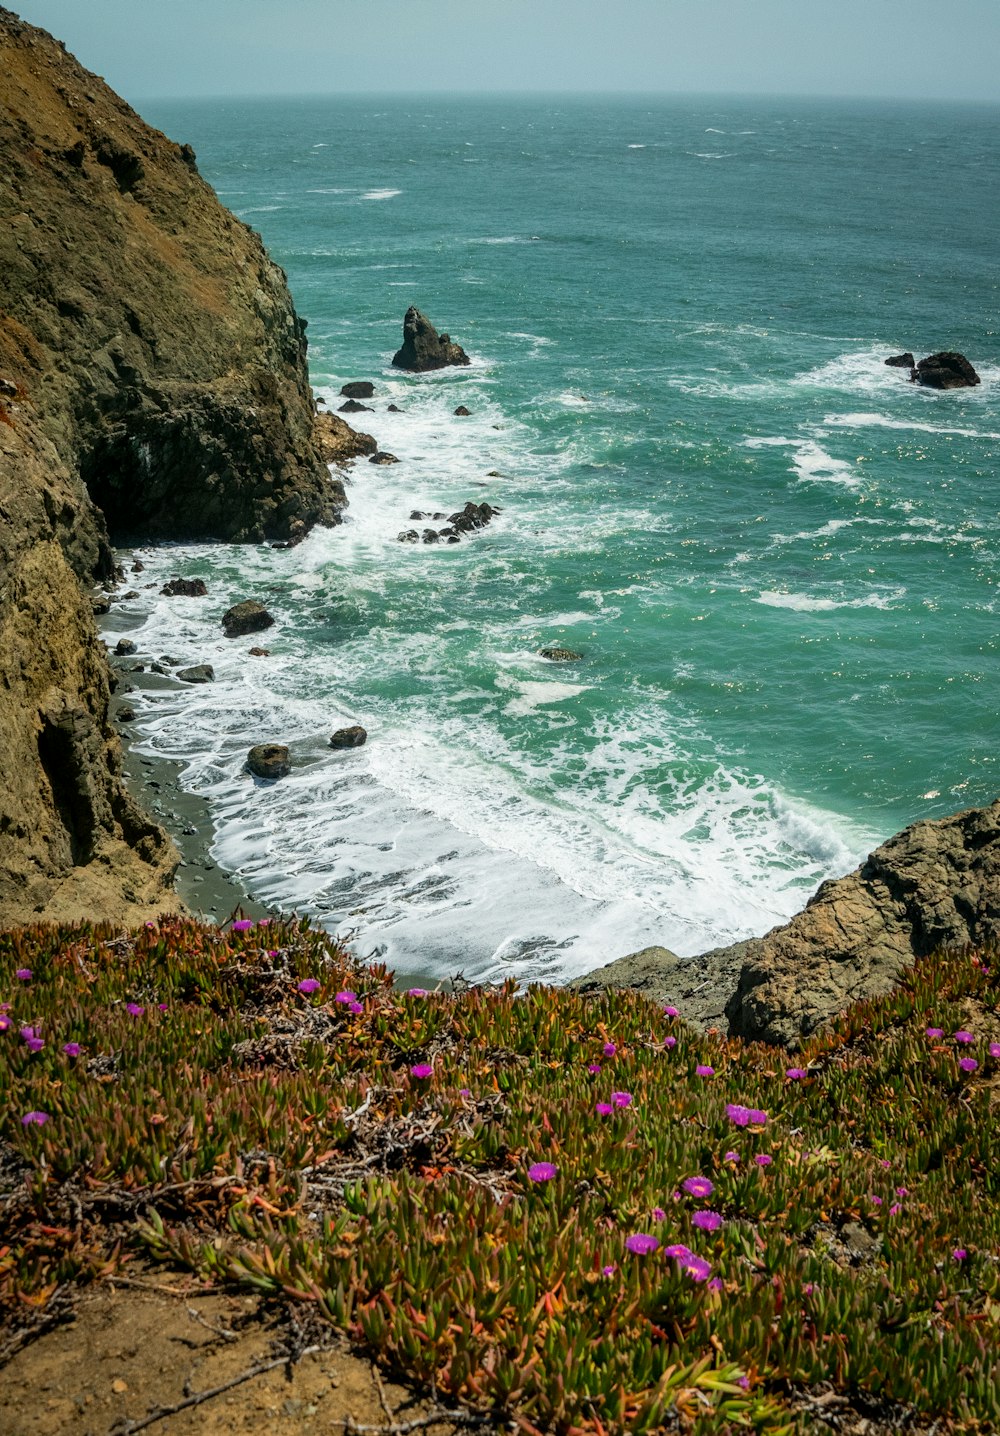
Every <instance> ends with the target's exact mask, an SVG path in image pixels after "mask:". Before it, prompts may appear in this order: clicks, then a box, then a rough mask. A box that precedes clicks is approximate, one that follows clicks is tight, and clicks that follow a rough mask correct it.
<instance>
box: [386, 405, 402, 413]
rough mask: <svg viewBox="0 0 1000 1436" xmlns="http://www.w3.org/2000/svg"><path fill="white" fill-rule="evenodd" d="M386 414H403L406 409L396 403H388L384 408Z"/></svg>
mask: <svg viewBox="0 0 1000 1436" xmlns="http://www.w3.org/2000/svg"><path fill="white" fill-rule="evenodd" d="M386 413H387V414H405V413H406V410H405V409H401V408H400V407H399V405H398V404H390V405H389V407H388V408H387V409H386Z"/></svg>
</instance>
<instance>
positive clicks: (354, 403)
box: [337, 399, 375, 414]
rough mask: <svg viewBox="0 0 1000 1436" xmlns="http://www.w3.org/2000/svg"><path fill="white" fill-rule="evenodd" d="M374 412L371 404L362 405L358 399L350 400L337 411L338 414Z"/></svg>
mask: <svg viewBox="0 0 1000 1436" xmlns="http://www.w3.org/2000/svg"><path fill="white" fill-rule="evenodd" d="M374 412H375V410H374V409H373V408H372V406H371V405H370V404H361V403H359V401H358V400H357V399H348V400H347V401H346V403H343V404H341V406H340V408H339V409H338V410H337V413H338V414H374Z"/></svg>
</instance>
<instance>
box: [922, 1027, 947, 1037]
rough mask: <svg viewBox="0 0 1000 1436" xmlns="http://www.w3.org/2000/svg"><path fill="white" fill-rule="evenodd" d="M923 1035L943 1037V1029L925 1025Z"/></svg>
mask: <svg viewBox="0 0 1000 1436" xmlns="http://www.w3.org/2000/svg"><path fill="white" fill-rule="evenodd" d="M924 1036H925V1037H943V1036H944V1029H943V1028H941V1027H926V1028H924Z"/></svg>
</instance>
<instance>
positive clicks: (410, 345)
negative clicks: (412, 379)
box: [392, 304, 472, 374]
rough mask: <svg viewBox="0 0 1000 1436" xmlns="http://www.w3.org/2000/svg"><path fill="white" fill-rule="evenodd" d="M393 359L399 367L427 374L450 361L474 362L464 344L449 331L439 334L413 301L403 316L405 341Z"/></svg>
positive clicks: (413, 372) (396, 366)
mask: <svg viewBox="0 0 1000 1436" xmlns="http://www.w3.org/2000/svg"><path fill="white" fill-rule="evenodd" d="M392 362H393V365H394V367H395V368H397V369H407V370H409V372H410V373H411V374H425V373H427V372H428V371H429V370H431V369H446V368H447V367H448V366H449V365H450V364H471V363H472V360H471V359H470V358H469V356H468V354H466V352H465V350H464V349H463V348H462V346H461V344H455V343H453V341H452V339H451V336H450V335H449V334H439V333H438V332H437V330H436V329H435V328H434V325H433V324H432V323H431V321H430V320H429V319H428V318H427V316H426V315H425V314H421V312H420V310H419V309H415V308H414V307H413V305H412V304H411V305H410V307H409V309H408V310H407V311H406V314H405V316H404V318H403V343H402V345H401V346H400V348H399V349H397V350H396V352H395V354H394V355H393V356H392Z"/></svg>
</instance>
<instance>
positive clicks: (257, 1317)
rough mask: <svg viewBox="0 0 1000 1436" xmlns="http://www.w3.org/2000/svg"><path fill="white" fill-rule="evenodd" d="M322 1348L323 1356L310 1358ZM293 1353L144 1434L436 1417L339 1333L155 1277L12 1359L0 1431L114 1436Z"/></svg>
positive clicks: (83, 1305)
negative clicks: (297, 1326)
mask: <svg viewBox="0 0 1000 1436" xmlns="http://www.w3.org/2000/svg"><path fill="white" fill-rule="evenodd" d="M319 1342H323V1343H328V1345H327V1346H326V1349H324V1350H321V1351H311V1350H310V1347H312V1346H313V1345H315V1344H318V1343H319ZM296 1345H299V1346H301V1347H304V1349H305V1352H306V1354H304V1355H302V1356H301V1358H300V1359H299V1360H297V1361H294V1362H291V1363H286V1362H284V1361H282V1362H281V1364H280V1365H278V1366H275V1367H272V1369H271V1370H268V1371H264V1372H261V1373H260V1374H259V1375H257V1376H254V1377H252V1378H250V1379H249V1380H246V1381H242V1382H240V1383H239V1384H238V1385H235V1386H233V1387H232V1388H231V1389H230V1390H227V1391H223V1392H220V1394H219V1395H217V1396H214V1397H212V1398H211V1399H209V1400H206V1401H203V1402H201V1403H199V1404H198V1405H195V1406H191V1407H189V1408H188V1409H186V1410H184V1411H180V1412H178V1413H177V1414H176V1415H170V1416H164V1417H163V1418H162V1419H160V1420H156V1421H154V1422H153V1423H152V1424H150V1425H149V1426H147V1427H145V1428H144V1429H146V1430H148V1431H150V1432H153V1433H157V1436H231V1433H239V1432H249V1431H253V1432H261V1431H266V1432H267V1433H268V1436H298V1433H304V1432H310V1433H315V1432H317V1431H323V1432H331V1433H332V1432H337V1431H343V1430H345V1429H347V1430H349V1429H350V1424H349V1423H351V1422H353V1423H355V1425H356V1426H368V1427H378V1428H388V1427H390V1426H391V1425H393V1424H404V1423H407V1422H410V1421H414V1420H417V1419H420V1418H425V1419H426V1418H428V1417H429V1416H431V1415H432V1413H433V1412H434V1410H435V1407H434V1405H433V1403H432V1402H431V1401H430V1400H428V1399H426V1398H424V1399H421V1398H418V1397H415V1396H414V1394H413V1393H412V1392H411V1391H409V1390H407V1389H406V1388H404V1387H401V1386H397V1385H395V1384H394V1383H392V1382H390V1381H388V1380H383V1379H382V1378H380V1377H379V1375H378V1373H377V1371H376V1370H375V1368H374V1367H373V1366H372V1363H371V1362H370V1361H367V1360H366V1359H365V1358H363V1357H361V1356H358V1355H356V1354H355V1353H354V1352H353V1351H352V1350H351V1349H350V1347H349V1346H348V1344H347V1343H346V1341H345V1340H344V1338H342V1337H340V1336H338V1334H337V1333H336V1332H335V1331H334V1330H333V1328H332V1327H331V1328H329V1329H326V1328H324V1329H321V1330H320V1331H319V1332H317V1331H316V1329H315V1327H312V1328H310V1330H309V1332H308V1334H307V1335H305V1334H302V1335H296V1333H295V1331H294V1328H292V1327H291V1326H289V1325H288V1323H287V1322H286V1321H283V1320H282V1318H281V1316H280V1315H279V1314H278V1313H275V1312H272V1311H269V1310H267V1309H266V1308H265V1307H264V1306H263V1304H262V1303H261V1302H260V1300H259V1299H258V1298H257V1297H253V1296H249V1297H248V1296H242V1295H230V1294H227V1293H220V1292H218V1291H214V1290H206V1289H205V1288H203V1287H202V1286H200V1285H199V1284H197V1283H195V1282H194V1281H192V1280H191V1279H190V1278H187V1277H184V1276H178V1275H174V1274H168V1275H163V1274H160V1273H156V1274H153V1275H151V1276H150V1277H149V1279H148V1283H144V1284H143V1285H136V1284H132V1282H131V1281H130V1283H129V1284H128V1285H125V1284H119V1283H118V1282H114V1281H111V1282H108V1283H106V1284H105V1285H103V1286H101V1287H99V1288H96V1289H93V1290H91V1291H90V1292H88V1293H86V1294H85V1295H84V1296H83V1297H82V1299H81V1301H80V1303H79V1305H78V1307H77V1308H76V1311H75V1318H74V1319H73V1320H72V1321H71V1322H70V1323H69V1324H68V1325H65V1326H61V1327H59V1328H57V1329H56V1330H54V1331H50V1332H48V1333H46V1334H45V1335H43V1336H40V1337H39V1338H38V1339H37V1340H36V1341H34V1342H32V1343H31V1344H30V1345H29V1346H27V1347H25V1348H23V1349H22V1350H21V1351H19V1352H18V1353H17V1354H16V1355H14V1356H13V1357H12V1358H11V1360H10V1362H9V1363H8V1364H7V1366H6V1367H5V1368H4V1371H3V1379H2V1382H0V1430H2V1431H3V1432H4V1433H5V1436H55V1433H65V1432H73V1433H75V1436H116V1433H124V1432H127V1431H128V1430H129V1429H130V1426H131V1423H139V1422H142V1421H143V1420H144V1419H145V1418H147V1417H148V1416H149V1415H150V1414H151V1413H152V1412H154V1411H158V1410H161V1409H163V1408H170V1407H173V1406H176V1405H178V1404H179V1403H181V1402H183V1401H184V1400H185V1399H187V1398H189V1397H191V1396H193V1395H196V1394H197V1393H199V1392H205V1391H209V1390H212V1389H214V1388H216V1387H219V1386H225V1385H226V1383H228V1382H230V1381H233V1380H234V1378H238V1377H239V1376H241V1375H242V1374H244V1373H245V1372H248V1371H250V1370H251V1369H252V1368H255V1367H259V1366H267V1365H268V1363H270V1362H273V1361H275V1360H276V1359H280V1357H281V1356H282V1355H283V1354H285V1353H287V1352H288V1351H290V1350H291V1351H294V1350H295V1348H296ZM131 1429H134V1426H131ZM421 1429H423V1430H427V1431H430V1432H432V1433H435V1436H448V1433H450V1432H454V1431H457V1430H459V1429H460V1428H459V1426H458V1425H456V1424H455V1423H454V1422H452V1421H449V1420H447V1419H446V1418H444V1419H442V1420H440V1421H437V1422H432V1423H430V1424H428V1425H426V1426H422V1427H421ZM465 1429H468V1428H467V1427H466V1428H465ZM480 1429H483V1428H480Z"/></svg>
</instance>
